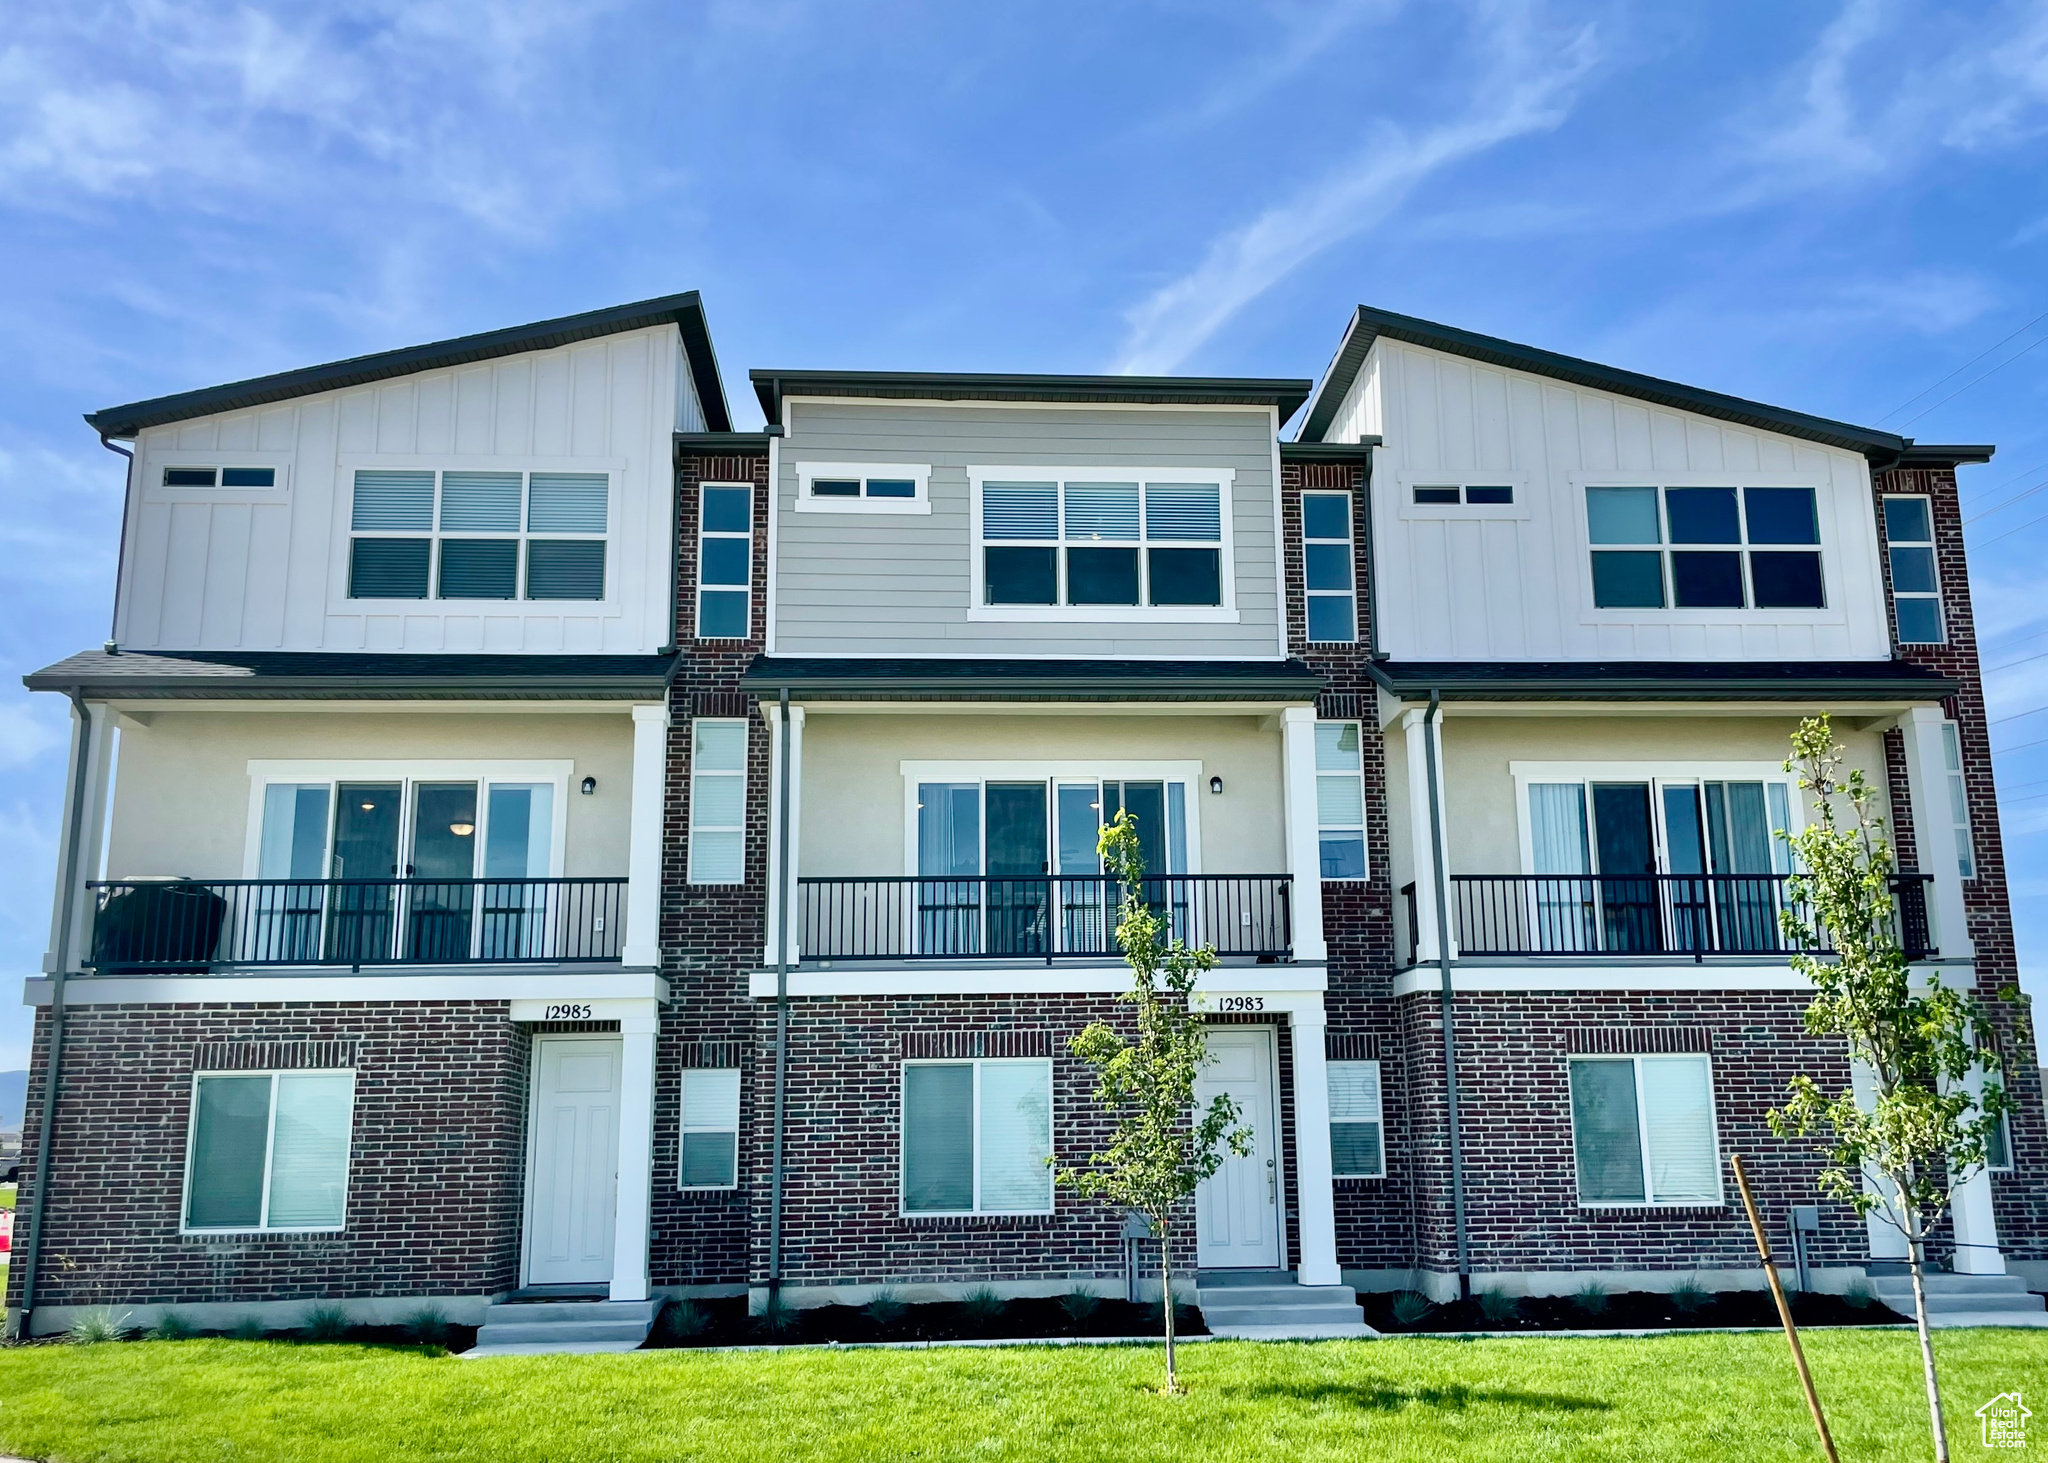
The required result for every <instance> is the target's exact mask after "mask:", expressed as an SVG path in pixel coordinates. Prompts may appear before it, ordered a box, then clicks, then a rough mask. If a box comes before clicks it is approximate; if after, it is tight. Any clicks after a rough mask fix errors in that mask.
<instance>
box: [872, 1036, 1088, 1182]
mask: <svg viewBox="0 0 2048 1463" xmlns="http://www.w3.org/2000/svg"><path fill="white" fill-rule="evenodd" d="M1051 1153H1052V1063H1051V1062H1050V1061H1048V1060H1046V1059H1044V1058H1042V1057H1025V1058H1016V1059H988V1060H982V1061H964V1062H951V1061H929V1062H926V1061H913V1062H905V1063H904V1064H903V1212H904V1213H905V1214H1050V1213H1051V1212H1052V1169H1051V1168H1050V1167H1048V1166H1047V1163H1046V1159H1047V1158H1048V1157H1049V1156H1050V1155H1051Z"/></svg>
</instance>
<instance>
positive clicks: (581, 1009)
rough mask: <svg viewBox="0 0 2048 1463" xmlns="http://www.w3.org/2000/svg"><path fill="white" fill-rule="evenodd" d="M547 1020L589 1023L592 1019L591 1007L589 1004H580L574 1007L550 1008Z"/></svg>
mask: <svg viewBox="0 0 2048 1463" xmlns="http://www.w3.org/2000/svg"><path fill="white" fill-rule="evenodd" d="M547 1019H548V1020H550V1021H588V1020H589V1019H590V1006H589V1004H588V1003H587V1002H578V1003H577V1004H575V1005H573V1006H550V1007H548V1014H547Z"/></svg>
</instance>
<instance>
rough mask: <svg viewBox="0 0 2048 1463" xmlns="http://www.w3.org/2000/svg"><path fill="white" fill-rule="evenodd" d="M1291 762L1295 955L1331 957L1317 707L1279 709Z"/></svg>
mask: <svg viewBox="0 0 2048 1463" xmlns="http://www.w3.org/2000/svg"><path fill="white" fill-rule="evenodd" d="M1280 737H1281V753H1282V758H1283V761H1284V764H1285V767H1286V788H1287V791H1286V806H1287V872H1288V873H1290V874H1292V875H1293V876H1294V886H1293V896H1292V905H1293V909H1292V914H1293V920H1294V958H1295V959H1296V960H1314V961H1321V960H1326V959H1328V958H1329V947H1328V945H1327V944H1325V942H1324V940H1323V855H1322V842H1321V838H1320V836H1319V829H1318V820H1317V818H1316V711H1315V708H1314V707H1313V706H1290V707H1288V708H1287V709H1286V710H1285V711H1283V712H1281V713H1280Z"/></svg>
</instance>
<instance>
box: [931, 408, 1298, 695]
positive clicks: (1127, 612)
mask: <svg viewBox="0 0 2048 1463" xmlns="http://www.w3.org/2000/svg"><path fill="white" fill-rule="evenodd" d="M1275 450H1276V451H1277V450H1278V449H1277V447H1276V449H1275ZM990 481H996V482H1009V481H1020V482H1050V483H1053V484H1055V485H1056V486H1055V492H1056V493H1057V494H1058V501H1059V503H1060V505H1061V508H1060V511H1061V513H1062V515H1063V516H1064V513H1065V502H1066V497H1065V492H1064V487H1065V484H1067V483H1070V482H1076V483H1079V482H1112V483H1123V482H1135V483H1137V484H1139V494H1140V501H1139V514H1138V524H1139V527H1138V537H1137V538H1136V539H1133V540H1131V541H1130V547H1132V548H1134V549H1136V550H1137V551H1138V555H1139V565H1140V569H1139V573H1140V575H1141V580H1142V579H1143V577H1144V576H1145V575H1147V573H1148V571H1147V569H1146V568H1145V558H1144V555H1145V551H1146V550H1147V549H1150V548H1152V547H1154V545H1153V543H1152V541H1151V538H1150V536H1149V535H1148V534H1147V533H1146V531H1145V512H1144V502H1143V492H1144V485H1145V484H1147V483H1195V484H1200V485H1203V486H1208V485H1214V486H1215V488H1216V490H1217V513H1218V517H1219V525H1218V527H1219V532H1220V533H1221V537H1220V538H1219V539H1218V541H1217V548H1218V554H1217V571H1216V572H1217V591H1218V593H1219V594H1221V595H1222V597H1223V603H1222V604H1220V605H1149V604H1137V605H1069V604H1056V605H991V604H984V603H983V602H982V596H983V594H984V593H985V590H986V582H985V581H986V574H985V568H986V566H985V562H984V558H983V554H982V550H983V549H984V548H986V547H987V545H986V544H985V543H984V542H983V540H982V536H981V490H982V486H983V484H984V483H987V482H990ZM1236 485H1237V470H1236V469H1235V468H1229V467H1215V468H1188V467H1049V466H1046V465H1044V464H1038V465H1035V466H1024V467H1017V466H975V465H970V466H969V467H968V468H967V551H968V565H967V576H968V589H967V618H968V619H969V620H988V621H999V622H1008V623H1017V624H1046V623H1054V624H1098V625H1121V624H1130V625H1221V624H1231V625H1234V624H1236V623H1238V620H1239V615H1238V609H1237V550H1236V533H1235V525H1234V523H1233V521H1232V520H1233V518H1234V516H1235V513H1236ZM1274 496H1275V498H1276V500H1277V498H1278V496H1279V480H1278V479H1277V478H1276V479H1275V480H1274ZM1023 546H1024V547H1046V546H1051V547H1053V548H1054V550H1055V553H1056V554H1058V557H1057V558H1056V559H1055V566H1056V574H1057V576H1058V582H1059V583H1060V584H1061V586H1062V589H1061V593H1062V594H1064V592H1065V590H1064V585H1065V580H1066V569H1065V564H1066V559H1065V555H1064V553H1063V552H1062V551H1063V550H1064V549H1065V548H1066V547H1067V541H1066V540H1065V539H1064V538H1059V539H1056V540H1045V541H1039V540H1031V541H1028V542H1027V543H1025V544H1024V545H1023ZM1157 547H1161V548H1207V547H1209V545H1207V544H1195V543H1180V542H1178V541H1173V542H1162V543H1160V544H1159V545H1157ZM1280 620H1281V625H1282V631H1281V633H1282V635H1283V636H1284V635H1285V633H1286V631H1285V625H1286V616H1285V615H1284V614H1283V615H1281V616H1280ZM1051 658H1057V657H1051ZM1281 658H1282V659H1285V645H1284V642H1283V645H1282V654H1281Z"/></svg>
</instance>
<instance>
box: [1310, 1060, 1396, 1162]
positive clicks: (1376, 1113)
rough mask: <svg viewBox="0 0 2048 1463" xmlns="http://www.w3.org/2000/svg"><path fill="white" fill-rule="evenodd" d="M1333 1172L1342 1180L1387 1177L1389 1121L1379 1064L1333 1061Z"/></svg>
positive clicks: (1331, 1081)
mask: <svg viewBox="0 0 2048 1463" xmlns="http://www.w3.org/2000/svg"><path fill="white" fill-rule="evenodd" d="M1325 1070H1326V1071H1327V1072H1328V1074H1329V1087H1330V1173H1331V1176H1332V1177H1334V1178H1340V1179H1376V1178H1384V1177H1385V1176H1386V1172H1387V1155H1386V1142H1385V1137H1384V1128H1385V1121H1384V1119H1383V1117H1382V1114H1381V1109H1380V1064H1379V1063H1378V1062H1331V1063H1329V1064H1328V1066H1327V1068H1326V1069H1325Z"/></svg>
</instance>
